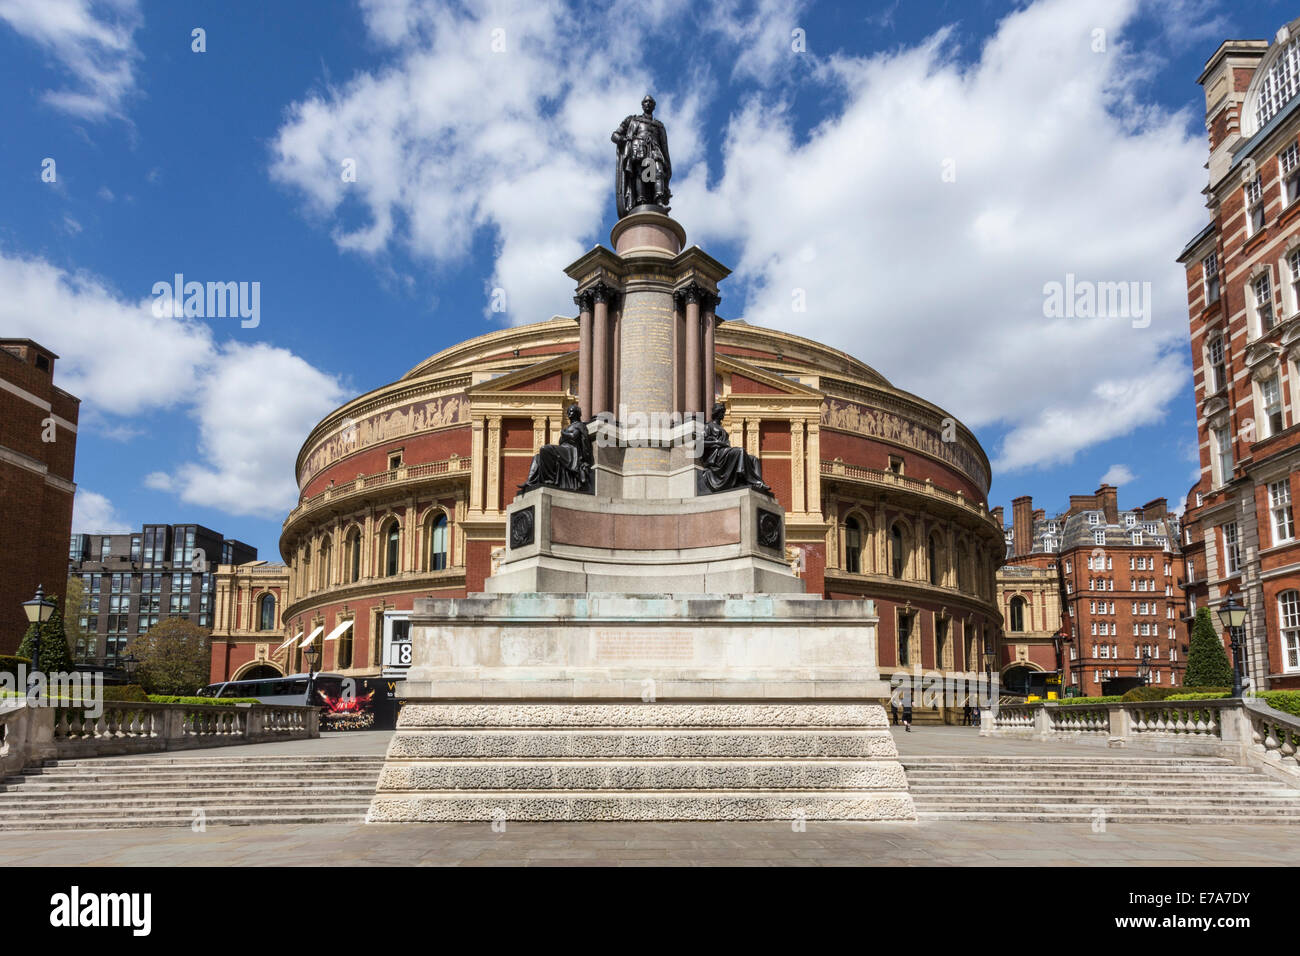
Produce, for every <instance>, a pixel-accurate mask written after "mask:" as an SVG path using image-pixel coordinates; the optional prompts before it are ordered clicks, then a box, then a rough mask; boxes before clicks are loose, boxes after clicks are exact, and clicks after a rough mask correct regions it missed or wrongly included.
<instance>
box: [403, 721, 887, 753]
mask: <svg viewBox="0 0 1300 956" xmlns="http://www.w3.org/2000/svg"><path fill="white" fill-rule="evenodd" d="M896 755H897V749H896V748H895V746H894V741H893V738H892V737H890V735H889V732H888V731H887V730H820V729H819V730H812V731H805V732H798V731H792V730H789V729H784V728H782V729H773V730H768V729H762V730H754V729H750V728H745V729H736V730H730V729H728V730H675V729H657V728H655V729H646V728H636V729H632V730H593V731H582V730H532V731H516V730H480V731H466V730H459V729H456V730H419V731H409V730H408V731H400V730H399V731H398V732H397V733H396V734H394V736H393V739H392V741H391V743H390V744H389V749H388V759H389V760H395V759H396V760H401V759H422V758H423V759H445V758H449V757H470V758H498V757H528V758H539V757H575V758H583V759H587V758H599V757H606V758H636V757H648V758H654V757H660V758H674V759H676V758H680V757H711V758H715V759H730V758H735V757H767V758H788V757H810V758H818V757H858V758H872V757H880V758H885V759H890V760H897V756H896Z"/></svg>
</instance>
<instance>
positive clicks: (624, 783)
mask: <svg viewBox="0 0 1300 956" xmlns="http://www.w3.org/2000/svg"><path fill="white" fill-rule="evenodd" d="M906 788H907V780H906V778H905V776H904V774H903V770H902V768H901V767H899V766H898V764H897V763H895V762H892V761H871V760H824V759H810V760H800V761H771V760H730V761H713V760H680V761H678V760H674V761H662V760H636V761H628V760H614V761H611V760H581V761H571V760H522V761H519V760H510V761H506V760H484V761H465V760H443V761H421V762H418V763H410V764H400V763H397V762H390V763H389V765H388V766H387V767H386V768H385V769H384V771H383V773H382V774H381V775H380V778H379V786H378V791H379V793H380V794H381V795H382V794H384V793H386V792H388V791H398V790H400V791H420V792H428V791H439V790H502V791H505V790H588V791H598V790H683V791H685V790H738V791H752V790H849V789H852V790H856V789H863V790H905V789H906Z"/></svg>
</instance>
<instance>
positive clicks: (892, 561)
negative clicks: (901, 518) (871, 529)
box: [889, 524, 903, 578]
mask: <svg viewBox="0 0 1300 956" xmlns="http://www.w3.org/2000/svg"><path fill="white" fill-rule="evenodd" d="M889 573H890V574H892V575H893V576H894V577H896V578H901V577H902V576H903V529H902V528H901V527H899V526H898V525H897V524H894V525H892V526H891V527H890V529H889Z"/></svg>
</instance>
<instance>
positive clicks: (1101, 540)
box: [1092, 531, 1106, 544]
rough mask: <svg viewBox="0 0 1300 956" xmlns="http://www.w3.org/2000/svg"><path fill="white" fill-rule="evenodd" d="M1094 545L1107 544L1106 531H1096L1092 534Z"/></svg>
mask: <svg viewBox="0 0 1300 956" xmlns="http://www.w3.org/2000/svg"><path fill="white" fill-rule="evenodd" d="M1092 543H1093V544H1105V543H1106V532H1105V531H1094V532H1093V533H1092Z"/></svg>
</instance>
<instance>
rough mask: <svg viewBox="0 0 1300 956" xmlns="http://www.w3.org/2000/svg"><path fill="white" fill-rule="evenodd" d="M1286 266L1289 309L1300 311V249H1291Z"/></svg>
mask: <svg viewBox="0 0 1300 956" xmlns="http://www.w3.org/2000/svg"><path fill="white" fill-rule="evenodd" d="M1286 266H1287V271H1288V272H1290V273H1291V311H1292V312H1300V249H1292V250H1291V253H1290V255H1288V256H1287V257H1286Z"/></svg>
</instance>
